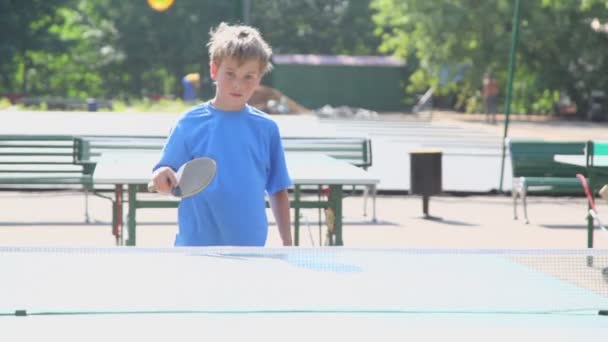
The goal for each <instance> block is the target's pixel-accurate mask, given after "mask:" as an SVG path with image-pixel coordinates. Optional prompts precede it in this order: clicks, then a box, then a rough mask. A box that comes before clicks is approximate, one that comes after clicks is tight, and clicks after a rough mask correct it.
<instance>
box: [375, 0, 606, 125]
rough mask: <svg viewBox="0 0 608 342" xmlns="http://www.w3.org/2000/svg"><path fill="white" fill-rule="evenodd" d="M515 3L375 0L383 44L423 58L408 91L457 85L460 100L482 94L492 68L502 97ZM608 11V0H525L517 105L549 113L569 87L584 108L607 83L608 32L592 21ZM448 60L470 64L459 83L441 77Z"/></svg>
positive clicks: (505, 0)
mask: <svg viewBox="0 0 608 342" xmlns="http://www.w3.org/2000/svg"><path fill="white" fill-rule="evenodd" d="M513 4H514V2H513V0H484V1H476V0H437V1H425V0H373V1H372V4H371V6H372V8H373V9H374V10H375V14H374V15H373V19H374V22H375V23H376V31H375V32H376V34H377V35H378V36H379V37H381V39H382V44H381V46H380V49H381V51H383V52H386V53H392V54H394V55H397V56H401V57H403V58H407V60H408V61H409V60H410V58H408V57H410V56H412V55H415V56H416V57H417V58H418V59H419V61H420V62H419V67H418V68H417V70H416V72H414V73H413V74H412V78H411V87H410V88H408V91H409V92H410V93H411V92H416V91H420V89H423V88H425V87H430V86H433V87H437V86H439V89H438V92H439V93H442V92H445V91H456V92H457V93H458V97H459V98H460V99H461V100H460V103H461V104H462V103H465V102H470V101H468V100H466V99H467V98H468V97H469V96H476V95H475V94H476V93H475V92H471V89H475V90H478V89H480V88H481V80H482V75H483V74H484V73H485V72H486V71H488V70H492V71H493V72H494V74H495V76H497V77H498V79H499V81H500V82H499V84H501V85H502V86H501V87H500V88H501V89H500V91H501V97H504V90H505V86H506V73H507V67H508V54H509V49H510V42H511V32H510V31H511V26H512V17H513V13H512V12H513ZM607 17H608V1H606V0H587V1H582V2H580V1H572V0H542V1H521V32H520V40H519V46H518V54H517V68H518V72H517V77H516V79H515V82H514V97H513V100H512V101H513V104H512V108H513V111H515V112H520V113H529V112H535V113H549V112H551V110H552V104H551V101H554V100H555V99H556V98H559V94H560V93H562V92H563V93H565V94H567V95H569V96H570V97H571V98H572V99H573V100H574V101H576V102H577V105H578V107H579V109H581V110H582V111H583V112H584V110H585V107H586V105H587V101H588V94H589V93H590V91H591V90H593V89H607V88H608V78H607V77H606V76H605V75H606V74H608V55H607V54H606V51H605V50H606V48H605V46H607V44H606V43H608V34H606V33H605V32H595V31H594V30H592V29H591V25H590V24H591V23H592V22H593V20H594V19H596V18H599V20H605V19H603V18H607ZM602 24H605V22H603V23H602ZM449 65H470V66H471V68H470V70H469V71H468V72H467V74H466V77H465V79H464V80H463V82H462V84H458V86H457V88H456V90H454V85H453V84H450V83H454V82H449V83H448V84H441V85H439V82H438V79H439V71H440V70H441V68H443V67H445V66H449ZM463 99H464V100H463ZM471 101H473V100H471ZM466 107H467V108H474V107H476V106H474V105H466Z"/></svg>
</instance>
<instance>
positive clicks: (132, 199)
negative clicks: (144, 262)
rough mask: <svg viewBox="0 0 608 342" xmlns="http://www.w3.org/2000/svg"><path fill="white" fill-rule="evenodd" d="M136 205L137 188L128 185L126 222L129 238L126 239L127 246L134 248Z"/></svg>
mask: <svg viewBox="0 0 608 342" xmlns="http://www.w3.org/2000/svg"><path fill="white" fill-rule="evenodd" d="M136 203H137V186H136V185H133V184H129V212H128V213H127V216H128V220H127V225H128V230H129V238H128V239H127V246H135V244H136V236H135V234H136V231H137V230H136V226H135V224H136V223H135V222H136V221H135V218H136V217H135V213H136V211H137V208H136Z"/></svg>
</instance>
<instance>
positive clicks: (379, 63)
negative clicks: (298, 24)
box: [264, 55, 407, 111]
mask: <svg viewBox="0 0 608 342" xmlns="http://www.w3.org/2000/svg"><path fill="white" fill-rule="evenodd" d="M273 64H274V69H273V71H272V72H271V73H270V74H269V75H268V77H267V78H266V79H265V81H264V83H265V84H268V85H270V86H272V87H274V88H276V89H278V90H280V91H281V92H283V93H284V94H285V95H287V96H289V97H290V98H292V99H293V100H295V101H296V102H298V103H300V104H302V105H303V106H305V107H307V108H311V109H316V108H320V107H322V106H324V105H327V104H328V105H331V106H351V107H360V108H366V109H371V110H376V111H397V110H402V109H404V107H405V106H404V104H403V99H404V96H405V91H404V89H403V85H402V84H403V83H404V82H405V80H406V78H407V75H406V68H405V66H406V64H405V62H403V61H401V60H399V59H397V58H395V57H390V56H333V55H332V56H330V55H274V56H273Z"/></svg>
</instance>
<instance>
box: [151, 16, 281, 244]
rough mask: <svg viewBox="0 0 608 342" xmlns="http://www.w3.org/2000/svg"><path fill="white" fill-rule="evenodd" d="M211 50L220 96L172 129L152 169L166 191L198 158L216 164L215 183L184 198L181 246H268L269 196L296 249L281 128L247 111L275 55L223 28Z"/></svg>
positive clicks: (254, 39)
mask: <svg viewBox="0 0 608 342" xmlns="http://www.w3.org/2000/svg"><path fill="white" fill-rule="evenodd" d="M210 35H211V39H210V41H209V43H208V44H207V46H208V48H209V57H210V61H211V62H210V63H209V64H210V65H209V70H210V76H211V78H212V79H213V80H214V81H215V83H216V92H215V97H214V98H213V99H212V100H210V101H209V102H206V103H203V104H201V105H198V106H196V107H194V108H193V109H191V110H190V111H189V112H187V113H186V114H185V115H183V116H182V117H181V118H180V119H179V120H178V122H177V124H176V125H175V127H174V128H173V130H172V132H171V134H170V135H169V137H168V139H167V141H166V143H165V146H164V148H163V151H162V154H161V158H160V161H159V162H158V164H157V165H156V166H155V167H154V174H153V178H152V181H153V182H154V185H155V187H156V189H158V191H159V192H161V193H169V192H170V191H171V189H172V188H173V186H174V185H175V184H177V181H176V175H175V170H177V169H178V168H179V167H180V166H181V165H183V164H184V163H185V162H187V161H189V160H191V159H194V158H197V157H203V156H206V157H210V158H213V159H215V161H216V163H217V172H216V175H215V178H214V179H213V181H212V182H211V184H209V186H208V187H207V188H206V189H205V190H204V191H202V192H200V193H199V194H197V195H195V196H192V197H189V198H185V199H182V200H181V202H180V205H179V209H178V221H179V233H178V234H177V236H176V240H175V245H176V246H220V245H232V246H263V245H264V244H265V243H266V237H267V233H268V222H267V217H266V201H265V193H268V196H269V200H270V205H271V208H272V211H273V214H274V216H275V219H276V221H277V225H278V228H279V233H280V235H281V240H282V241H283V245H285V246H290V245H291V244H292V239H291V229H290V218H289V198H288V194H287V188H288V187H289V186H291V184H292V182H291V179H290V178H289V175H288V172H287V167H286V163H285V156H284V153H283V147H282V143H281V137H280V134H279V129H278V127H277V125H276V123H275V122H274V121H272V120H271V119H270V117H269V116H268V115H266V114H264V113H262V112H260V111H258V110H256V109H255V108H252V107H250V106H249V105H247V101H248V100H249V98H250V97H251V95H253V92H254V91H255V89H256V88H257V87H258V86H259V84H260V81H261V78H262V76H263V75H264V73H266V72H268V71H269V70H270V69H271V67H272V66H271V64H270V56H271V54H272V51H271V49H270V47H269V46H268V44H267V43H266V42H265V41H264V40H263V39H262V37H261V35H260V34H259V32H258V31H257V30H256V29H254V28H251V27H248V26H231V25H227V24H225V23H222V24H220V25H219V26H218V27H217V28H216V29H215V30H212V31H211V32H210Z"/></svg>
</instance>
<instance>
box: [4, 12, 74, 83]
mask: <svg viewBox="0 0 608 342" xmlns="http://www.w3.org/2000/svg"><path fill="white" fill-rule="evenodd" d="M72 3H73V1H72V0H54V1H45V0H19V1H17V0H0V23H2V26H1V27H2V29H0V56H2V58H0V80H1V81H2V83H1V84H0V91H13V92H17V91H20V92H23V93H25V92H27V91H28V89H29V84H28V72H29V71H30V70H32V67H33V61H32V56H33V54H35V53H37V52H43V51H44V52H50V53H53V52H56V51H61V50H65V49H66V48H67V47H68V45H69V43H70V42H67V41H63V40H61V39H59V38H58V37H57V35H56V34H54V33H53V32H50V28H51V27H53V26H55V25H60V24H62V22H63V19H64V18H63V17H62V16H61V15H59V14H58V9H59V8H60V7H61V6H65V5H69V4H72Z"/></svg>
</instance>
